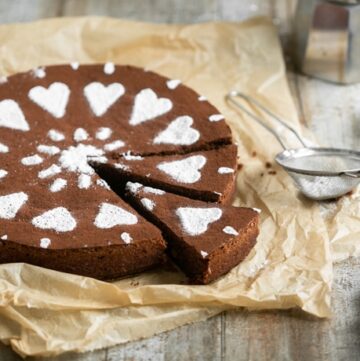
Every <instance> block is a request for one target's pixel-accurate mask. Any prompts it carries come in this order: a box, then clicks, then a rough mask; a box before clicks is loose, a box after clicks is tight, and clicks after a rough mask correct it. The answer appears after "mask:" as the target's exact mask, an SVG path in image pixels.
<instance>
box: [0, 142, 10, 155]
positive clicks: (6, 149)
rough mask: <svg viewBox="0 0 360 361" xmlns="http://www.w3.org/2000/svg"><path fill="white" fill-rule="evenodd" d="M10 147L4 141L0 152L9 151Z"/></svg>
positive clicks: (0, 144)
mask: <svg viewBox="0 0 360 361" xmlns="http://www.w3.org/2000/svg"><path fill="white" fill-rule="evenodd" d="M8 152H9V147H8V146H7V145H5V144H3V143H0V153H8Z"/></svg>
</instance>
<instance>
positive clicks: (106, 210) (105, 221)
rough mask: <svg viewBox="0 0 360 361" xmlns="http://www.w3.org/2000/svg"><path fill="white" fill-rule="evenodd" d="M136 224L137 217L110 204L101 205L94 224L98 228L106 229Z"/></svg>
mask: <svg viewBox="0 0 360 361" xmlns="http://www.w3.org/2000/svg"><path fill="white" fill-rule="evenodd" d="M137 222H138V219H137V217H136V216H135V215H134V214H132V213H130V212H128V211H126V210H125V209H123V208H121V207H119V206H115V205H113V204H110V203H102V204H101V206H100V210H99V213H98V214H97V216H96V218H95V221H94V224H95V226H96V227H98V228H102V229H107V228H113V227H115V226H121V225H132V224H136V223H137Z"/></svg>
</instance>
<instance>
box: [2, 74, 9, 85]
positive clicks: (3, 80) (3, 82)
mask: <svg viewBox="0 0 360 361" xmlns="http://www.w3.org/2000/svg"><path fill="white" fill-rule="evenodd" d="M7 81H8V78H7V76H5V75H1V76H0V84H5V83H7Z"/></svg>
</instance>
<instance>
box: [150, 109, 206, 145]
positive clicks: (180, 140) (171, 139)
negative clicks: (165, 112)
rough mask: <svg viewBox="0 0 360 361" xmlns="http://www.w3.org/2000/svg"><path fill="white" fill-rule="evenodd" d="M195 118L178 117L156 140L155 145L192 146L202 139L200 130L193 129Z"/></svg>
mask: <svg viewBox="0 0 360 361" xmlns="http://www.w3.org/2000/svg"><path fill="white" fill-rule="evenodd" d="M192 124H193V118H191V117H189V116H187V115H184V116H181V117H177V118H176V119H175V120H173V121H172V122H171V123H170V124H169V126H168V127H167V128H166V129H165V130H163V131H162V132H160V133H159V134H158V135H157V136H156V137H155V139H154V144H175V145H190V144H194V143H195V142H197V141H198V140H199V138H200V133H199V131H198V130H196V129H194V128H191V126H192Z"/></svg>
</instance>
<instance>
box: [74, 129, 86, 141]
mask: <svg viewBox="0 0 360 361" xmlns="http://www.w3.org/2000/svg"><path fill="white" fill-rule="evenodd" d="M73 137H74V140H75V142H82V141H83V140H86V139H88V138H89V134H88V132H87V131H86V130H85V129H84V128H77V129H76V130H75V132H74V136H73Z"/></svg>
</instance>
